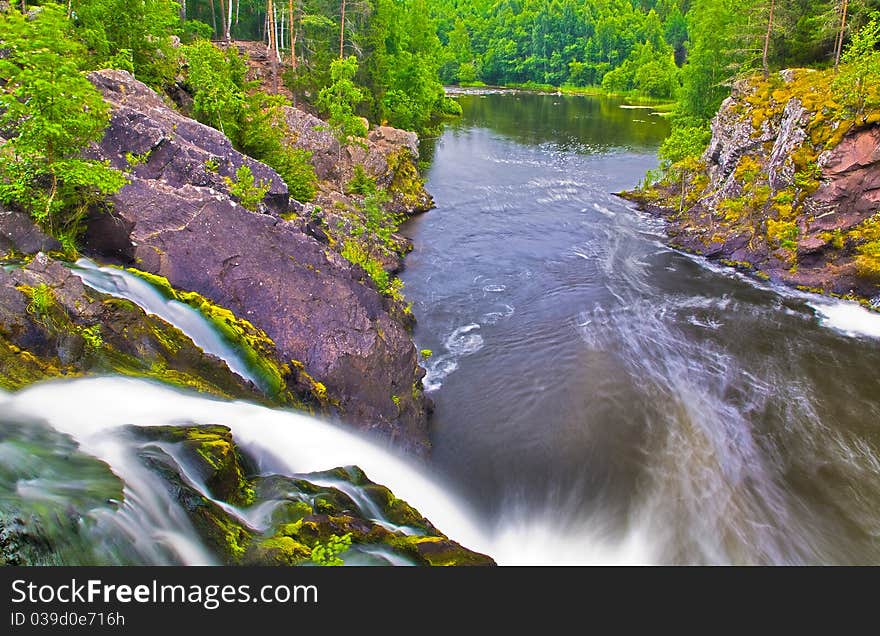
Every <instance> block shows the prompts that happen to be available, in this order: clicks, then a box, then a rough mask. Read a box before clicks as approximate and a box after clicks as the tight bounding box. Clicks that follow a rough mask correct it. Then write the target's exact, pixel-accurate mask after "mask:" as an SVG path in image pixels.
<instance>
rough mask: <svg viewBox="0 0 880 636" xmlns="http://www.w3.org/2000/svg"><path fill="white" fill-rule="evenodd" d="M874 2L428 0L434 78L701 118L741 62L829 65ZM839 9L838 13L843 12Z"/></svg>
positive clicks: (753, 66) (739, 70)
mask: <svg viewBox="0 0 880 636" xmlns="http://www.w3.org/2000/svg"><path fill="white" fill-rule="evenodd" d="M878 7H880V2H878V1H877V0H778V1H777V0H500V1H496V0H431V10H432V13H433V16H434V18H435V19H436V20H437V24H438V33H439V36H440V40H441V42H442V43H443V62H442V64H441V65H440V72H441V78H442V79H443V81H444V82H474V81H478V82H479V81H481V82H485V83H488V84H523V83H535V84H546V85H552V86H562V85H570V86H601V87H602V88H604V89H605V90H607V91H611V92H630V91H632V92H637V93H640V94H642V95H645V96H648V97H654V98H664V99H675V98H678V97H681V98H682V99H683V101H684V105H685V109H686V110H687V112H688V113H689V114H691V115H697V116H700V117H703V118H706V117H709V116H711V115H712V114H713V113H714V111H715V110H716V109H717V107H718V104H719V103H720V101H721V99H723V97H724V96H725V94H726V92H727V90H728V87H729V85H730V80H731V79H732V78H733V77H734V76H736V75H737V74H739V73H742V72H743V71H746V70H748V69H756V68H758V69H759V68H761V67H762V66H764V65H766V66H767V67H768V68H783V67H789V66H805V65H829V64H834V60H835V56H836V55H837V54H838V52H839V50H840V38H841V35H842V37H843V40H844V42H846V41H848V39H849V37H850V34H851V33H852V32H854V31H855V30H857V29H859V28H860V27H861V26H863V25H864V24H865V23H866V22H867V19H868V16H869V15H870V13H871V12H872V11H873V10H876V9H877V8H878ZM844 13H845V17H844Z"/></svg>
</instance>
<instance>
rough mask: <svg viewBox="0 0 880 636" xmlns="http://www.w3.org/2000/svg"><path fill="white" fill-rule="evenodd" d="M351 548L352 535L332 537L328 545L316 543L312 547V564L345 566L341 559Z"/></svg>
mask: <svg viewBox="0 0 880 636" xmlns="http://www.w3.org/2000/svg"><path fill="white" fill-rule="evenodd" d="M349 548H351V533H350V532H349V533H346V534H344V535H342V536H341V537H340V536H338V535H335V534H334V535H330V537H329V538H328V539H327V542H326V543H316V544H315V545H314V546H313V547H312V562H313V563H316V564H317V565H324V566H337V565H343V563H344V561H343V560H342V559H341V558H339V555H340V554H343V553H344V552H346V551H348V549H349Z"/></svg>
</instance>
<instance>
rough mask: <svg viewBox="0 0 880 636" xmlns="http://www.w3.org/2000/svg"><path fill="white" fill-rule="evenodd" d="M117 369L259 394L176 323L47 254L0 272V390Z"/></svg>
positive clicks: (199, 387)
mask: <svg viewBox="0 0 880 636" xmlns="http://www.w3.org/2000/svg"><path fill="white" fill-rule="evenodd" d="M101 373H119V374H122V375H128V376H132V377H141V378H150V379H155V380H158V381H161V382H164V383H167V384H171V385H174V386H178V387H181V388H185V389H189V390H195V391H199V392H202V393H208V394H211V395H216V396H219V397H225V398H233V397H234V398H248V399H252V400H256V401H261V402H265V401H266V399H265V397H264V396H263V395H262V393H261V392H260V391H259V390H258V389H257V387H255V386H253V385H252V384H250V383H249V382H247V381H246V380H244V379H242V378H241V377H239V376H238V375H236V374H234V373H233V372H231V371H230V370H229V368H228V367H227V366H226V364H225V363H224V362H223V361H222V360H219V359H217V358H214V357H213V356H210V355H207V354H205V353H204V352H203V351H202V350H201V349H199V348H198V347H196V346H195V345H194V344H193V342H192V341H191V340H190V339H189V338H188V337H187V336H186V335H184V334H183V333H182V332H180V331H179V330H178V329H176V328H175V327H173V326H171V325H169V324H168V323H166V322H165V321H163V320H162V319H160V318H157V317H156V316H152V315H149V314H146V313H145V312H144V311H143V310H141V309H140V308H139V307H137V306H136V305H134V304H133V303H130V302H128V301H126V300H120V299H117V298H112V297H109V296H106V295H104V294H101V293H99V292H96V291H94V290H91V289H89V288H87V287H86V286H85V285H83V283H82V281H81V280H80V279H79V277H77V276H76V275H75V274H73V272H72V271H71V270H70V268H69V267H67V266H66V265H65V264H64V263H62V262H60V261H58V260H55V259H53V258H50V257H48V256H46V255H44V254H42V253H40V254H38V255H36V256H35V257H32V258H29V259H26V260H25V261H22V262H21V263H20V266H18V267H16V268H14V269H10V270H6V269H0V388H4V389H6V390H16V389H20V388H22V387H25V386H27V385H29V384H32V383H34V382H37V381H39V380H44V379H50V378H57V377H78V376H82V375H91V374H101Z"/></svg>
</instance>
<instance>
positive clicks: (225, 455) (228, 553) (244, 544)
mask: <svg viewBox="0 0 880 636" xmlns="http://www.w3.org/2000/svg"><path fill="white" fill-rule="evenodd" d="M131 430H132V432H133V433H134V434H135V435H136V436H137V438H138V439H141V440H143V441H144V446H143V448H142V449H141V451H140V458H141V460H142V461H143V462H144V464H145V465H146V466H148V467H149V468H150V469H151V470H152V471H153V472H154V473H155V474H157V475H158V476H160V477H161V478H162V480H163V482H164V483H165V485H166V487H167V489H168V493H169V494H170V495H171V496H172V498H173V499H175V500H176V501H177V502H178V503H179V504H180V505H181V506H182V508H183V510H184V511H185V513H186V514H187V516H188V517H189V519H190V521H191V522H192V524H193V526H194V528H195V530H196V532H197V533H198V534H199V535H200V536H201V537H202V539H203V540H204V541H205V543H206V544H207V545H208V546H209V547H210V548H211V549H212V551H213V552H214V553H215V554H216V556H217V558H218V559H219V560H220V561H221V562H223V563H227V564H234V565H300V564H307V563H311V561H312V553H313V550H315V549H316V548H317V546H323V545H326V544H327V543H328V542H330V541H332V540H333V539H334V538H336V537H347V538H348V539H350V541H351V548H350V549H349V550H348V551H347V552H346V553H344V554H343V555H341V556H342V558H343V560H346V559H349V558H358V557H359V556H360V557H363V556H365V555H366V556H368V558H369V559H373V561H372V562H376V561H375V559H376V556H375V553H376V551H379V553H383V552H384V553H386V554H395V555H397V559H398V561H400V560H403V561H406V562H409V563H411V564H414V565H493V564H494V563H493V561H492V559H491V558H489V557H488V556H486V555H483V554H479V553H476V552H473V551H471V550H468V549H467V548H465V547H463V546H461V545H460V544H458V543H456V542H455V541H452V540H450V539H449V538H447V537H446V536H445V535H443V534H442V533H441V532H440V531H439V530H437V529H436V528H435V527H434V526H433V525H432V524H431V522H430V521H428V520H427V519H425V518H424V517H423V516H422V515H421V514H420V513H419V512H418V511H416V510H415V509H414V508H412V507H411V506H409V504H407V503H406V502H404V501H403V500H400V499H397V498H396V497H395V496H394V495H393V494H392V493H391V491H390V490H388V489H387V488H386V487H385V486H381V485H379V484H375V483H373V482H372V481H370V480H369V478H368V477H367V476H366V474H364V472H363V471H362V470H360V469H359V468H357V467H353V466H350V467H345V468H336V469H333V470H329V471H325V472H322V473H313V474H309V475H303V476H296V477H288V476H283V475H259V476H255V475H253V471H252V470H251V469H249V466H251V465H252V462H250V461H249V460H248V459H247V458H246V457H243V455H242V454H241V452H240V451H239V450H238V449H237V448H236V446H235V443H234V440H233V437H232V435H231V434H230V431H229V429H228V428H226V427H224V426H206V427H199V426H185V427H176V426H163V427H155V428H142V427H132V429H131ZM248 471H250V472H248ZM246 472H248V474H246ZM193 476H196V477H197V478H198V479H199V480H201V479H207V481H206V482H205V485H206V487H207V489H208V491H209V492H204V491H203V490H201V489H200V485H199V483H197V481H194V480H193ZM212 484H213V485H212ZM217 484H226V485H227V486H224V487H223V488H218V487H217ZM332 484H337V485H338V487H337V486H334V485H332ZM343 490H345V492H344V491H343ZM347 491H351V492H352V493H357V494H356V497H354V498H353V497H352V496H349V494H347ZM224 492H225V493H226V494H227V496H224V495H223V494H222V493H224ZM242 492H247V493H249V495H248V498H247V499H246V500H243V499H242V497H241V495H240V493H242ZM229 497H233V499H230V498H229ZM358 502H360V503H358ZM223 503H231V504H234V505H237V506H240V507H243V508H245V509H250V508H256V507H259V509H260V510H261V511H262V512H263V514H262V515H261V517H260V518H261V519H264V521H263V522H262V523H260V524H259V525H260V527H259V528H256V527H251V526H249V525H248V524H247V523H246V522H245V521H244V518H245V517H246V515H241V516H239V515H237V514H233V513H232V512H230V511H229V510H227V509H225V508H224V506H223V505H222V504H223ZM380 562H381V560H380Z"/></svg>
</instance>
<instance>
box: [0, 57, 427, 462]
mask: <svg viewBox="0 0 880 636" xmlns="http://www.w3.org/2000/svg"><path fill="white" fill-rule="evenodd" d="M89 77H90V79H91V80H92V82H93V83H94V84H95V86H96V87H97V88H98V89H99V90H100V91H101V92H102V94H103V95H104V97H105V99H106V101H107V102H108V103H109V104H110V106H111V110H112V119H111V122H110V125H109V127H108V129H107V131H106V133H105V135H104V138H103V140H102V141H101V142H100V143H99V144H97V145H96V146H95V147H93V148H92V149H91V150H90V151H89V154H90V155H91V156H92V157H94V158H99V159H103V160H106V161H108V162H109V163H110V164H111V165H112V166H114V167H116V168H118V169H120V170H122V171H124V172H125V173H126V175H127V178H128V180H129V183H128V185H126V186H125V187H123V188H122V190H120V191H119V192H118V193H117V194H116V195H114V196H113V197H112V200H111V201H110V206H109V207H110V210H109V211H107V212H105V211H96V212H95V214H94V215H92V217H91V218H90V219H89V220H88V223H87V229H86V232H85V235H84V237H83V239H84V240H83V250H84V252H85V253H86V254H87V255H89V256H92V257H94V258H95V259H96V260H98V261H101V262H105V263H106V262H109V263H111V264H118V265H121V266H126V267H130V268H134V269H136V270H138V271H141V272H143V273H144V274H145V275H148V276H152V277H153V278H152V280H153V281H154V282H156V283H157V284H159V285H160V286H168V288H169V292H170V293H178V292H179V293H183V294H191V293H193V294H196V295H197V296H196V297H197V298H201V299H204V303H202V301H199V304H205V305H206V306H210V307H217V308H219V309H222V310H223V311H227V312H228V313H229V315H231V316H233V317H234V320H236V321H239V323H241V324H247V325H251V326H253V328H254V329H255V330H256V331H255V333H259V334H262V336H265V338H264V340H265V343H264V344H265V345H266V346H265V347H262V346H261V347H259V349H261V354H263V355H265V356H268V357H270V358H271V360H268V361H266V363H267V366H269V367H273V368H275V369H277V370H278V374H279V375H280V376H281V377H280V383H279V384H280V388H281V389H283V391H284V392H286V395H288V396H290V397H291V398H292V399H293V400H295V401H299V402H302V403H305V404H307V405H309V406H310V408H312V409H313V410H317V411H319V412H322V413H327V414H332V415H335V416H338V417H339V418H340V419H341V420H342V421H343V422H346V423H348V424H350V425H352V426H355V427H357V428H359V429H365V430H370V431H375V432H377V433H379V434H381V435H383V436H384V437H386V438H388V439H390V440H391V441H392V442H393V443H395V444H396V445H398V446H400V447H403V448H405V449H408V450H411V451H414V452H416V453H424V452H426V450H427V448H428V434H427V411H428V406H429V402H428V401H427V399H426V398H425V397H424V396H423V394H422V390H421V378H422V377H423V375H424V370H423V369H421V368H420V366H419V362H418V355H417V352H416V350H415V347H414V345H413V344H412V341H411V339H410V336H409V332H408V326H409V323H408V317H406V316H405V312H404V311H403V309H402V307H401V303H400V302H399V301H396V300H394V299H391V298H389V297H387V296H385V295H383V294H381V293H379V292H378V291H377V289H376V288H375V286H374V285H373V283H372V282H371V281H370V278H369V277H368V276H367V275H366V273H365V272H364V270H362V269H361V268H360V267H358V266H355V265H352V264H351V263H349V262H348V261H347V260H346V259H344V258H343V257H342V256H341V255H340V254H339V253H338V252H337V251H335V250H334V249H332V245H331V244H332V242H333V241H332V240H331V239H330V238H329V237H328V236H327V235H326V234H322V233H321V232H320V231H316V228H315V227H314V226H313V222H312V219H311V218H304V217H303V216H302V215H301V214H300V213H301V212H302V211H303V206H302V205H301V204H299V203H298V202H297V201H294V200H292V199H291V198H290V196H289V194H288V191H287V186H286V184H285V183H284V181H283V180H282V179H281V178H280V177H279V176H278V174H277V173H275V172H274V171H273V170H272V169H271V168H269V167H268V166H266V165H264V164H262V163H260V162H257V161H255V160H253V159H251V158H249V157H247V156H245V155H242V154H241V153H239V152H237V151H235V150H234V149H233V148H232V146H231V144H230V142H229V140H228V139H227V138H226V137H225V136H224V135H222V134H221V133H220V132H218V131H216V130H214V129H212V128H209V127H207V126H204V125H202V124H200V123H198V122H196V121H194V120H192V119H189V118H187V117H185V116H183V115H181V114H180V113H179V112H177V111H175V110H173V109H172V108H170V107H169V106H168V105H167V104H166V103H165V102H164V100H163V99H162V98H161V97H160V96H159V95H157V94H156V93H154V92H153V91H152V90H150V89H149V88H147V87H146V86H145V85H143V84H141V83H140V82H138V81H136V80H135V79H134V78H133V77H132V76H131V75H129V74H128V73H126V72H124V71H99V72H95V73H92V74H91V75H90V76H89ZM407 152H408V150H407ZM243 165H247V166H248V167H249V168H250V169H251V171H252V173H253V174H254V175H255V177H256V179H257V180H258V181H259V180H262V181H263V182H265V183H266V184H268V185H269V188H268V191H267V192H266V194H265V196H264V198H263V200H262V202H261V203H260V204H259V206H258V211H256V212H252V211H249V210H247V209H245V208H244V207H242V206H241V205H239V204H238V203H237V202H236V198H235V197H234V196H233V195H232V194H231V192H230V187H231V186H230V180H231V179H234V177H235V173H236V170H237V169H238V168H239V167H240V166H243ZM386 171H387V166H386ZM392 172H393V171H392ZM392 177H393V174H392ZM0 229H2V230H3V231H2V232H0V247H2V248H3V249H4V252H5V253H7V254H17V255H19V256H22V255H25V256H27V255H28V254H33V253H34V252H37V251H39V250H44V251H46V250H52V249H56V248H57V247H58V246H57V244H55V243H54V242H53V241H52V240H51V239H49V238H48V237H45V236H43V235H41V234H40V233H39V232H38V231H36V230H35V228H33V226H32V225H31V224H30V223H29V222H28V220H27V218H26V217H23V216H22V215H17V214H15V213H4V214H3V215H2V217H0ZM316 237H317V238H316ZM319 239H320V240H319ZM29 259H30V257H29V256H27V258H26V260H29ZM48 260H49V261H50V262H52V259H48ZM28 267H30V265H29V266H28ZM59 267H60V265H59ZM62 269H63V268H62ZM26 270H27V268H26ZM53 271H55V272H56V273H58V275H59V276H60V271H61V270H58V268H57V267H55V266H54V265H53ZM23 275H24V274H20V273H14V274H10V276H12V277H14V278H15V280H14V281H12V282H11V283H10V285H12V287H13V288H15V286H16V285H18V286H19V287H20V286H21V284H20V282H19V281H18V278H20V277H21V276H23ZM25 282H27V281H25ZM29 284H30V283H28V285H29ZM46 284H47V285H48V286H49V287H50V288H52V289H62V288H63V287H64V286H65V285H66V284H67V283H66V282H65V281H64V280H62V279H61V278H58V277H55V278H53V279H52V280H49V281H47V282H46ZM14 293H15V294H18V295H19V296H22V298H20V299H19V300H20V302H19V303H18V304H19V305H22V307H18V309H22V310H24V308H25V307H24V305H23V304H22V303H24V304H26V302H27V299H26V298H25V297H24V296H23V295H22V292H20V291H16V292H14ZM86 293H87V292H86ZM90 297H91V296H90ZM10 302H11V301H10ZM74 306H78V305H76V303H74V305H72V307H74ZM68 313H69V314H70V315H71V317H72V318H73V320H74V322H76V320H77V319H78V318H79V317H78V316H77V312H76V311H69V312H68ZM91 318H94V319H95V320H98V321H99V322H100V320H99V317H88V319H89V320H91ZM111 322H112V320H111ZM10 325H11V326H10ZM90 325H91V322H90V323H89V326H90ZM249 328H250V327H249ZM14 330H15V329H14V324H13V323H5V324H3V325H2V326H0V333H2V334H3V335H4V336H5V337H7V339H9V338H10V337H11V336H14V335H15V334H14V333H12V332H14ZM262 336H261V337H262ZM15 346H18V345H15ZM47 354H48V352H47ZM54 357H57V356H49V358H50V359H54ZM12 361H13V360H12V359H10V360H9V362H10V364H11V363H12ZM74 366H76V365H74ZM80 366H82V365H80ZM7 371H9V372H10V373H11V372H12V371H11V370H10V369H7V368H6V365H4V369H3V373H4V374H6V373H7ZM76 371H77V372H87V371H88V369H87V368H77V370H76ZM226 393H227V394H228V393H230V392H229V391H226ZM282 397H283V396H282V395H273V396H269V398H270V399H279V398H282ZM281 401H282V402H283V401H290V400H286V399H282V400H281Z"/></svg>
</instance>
